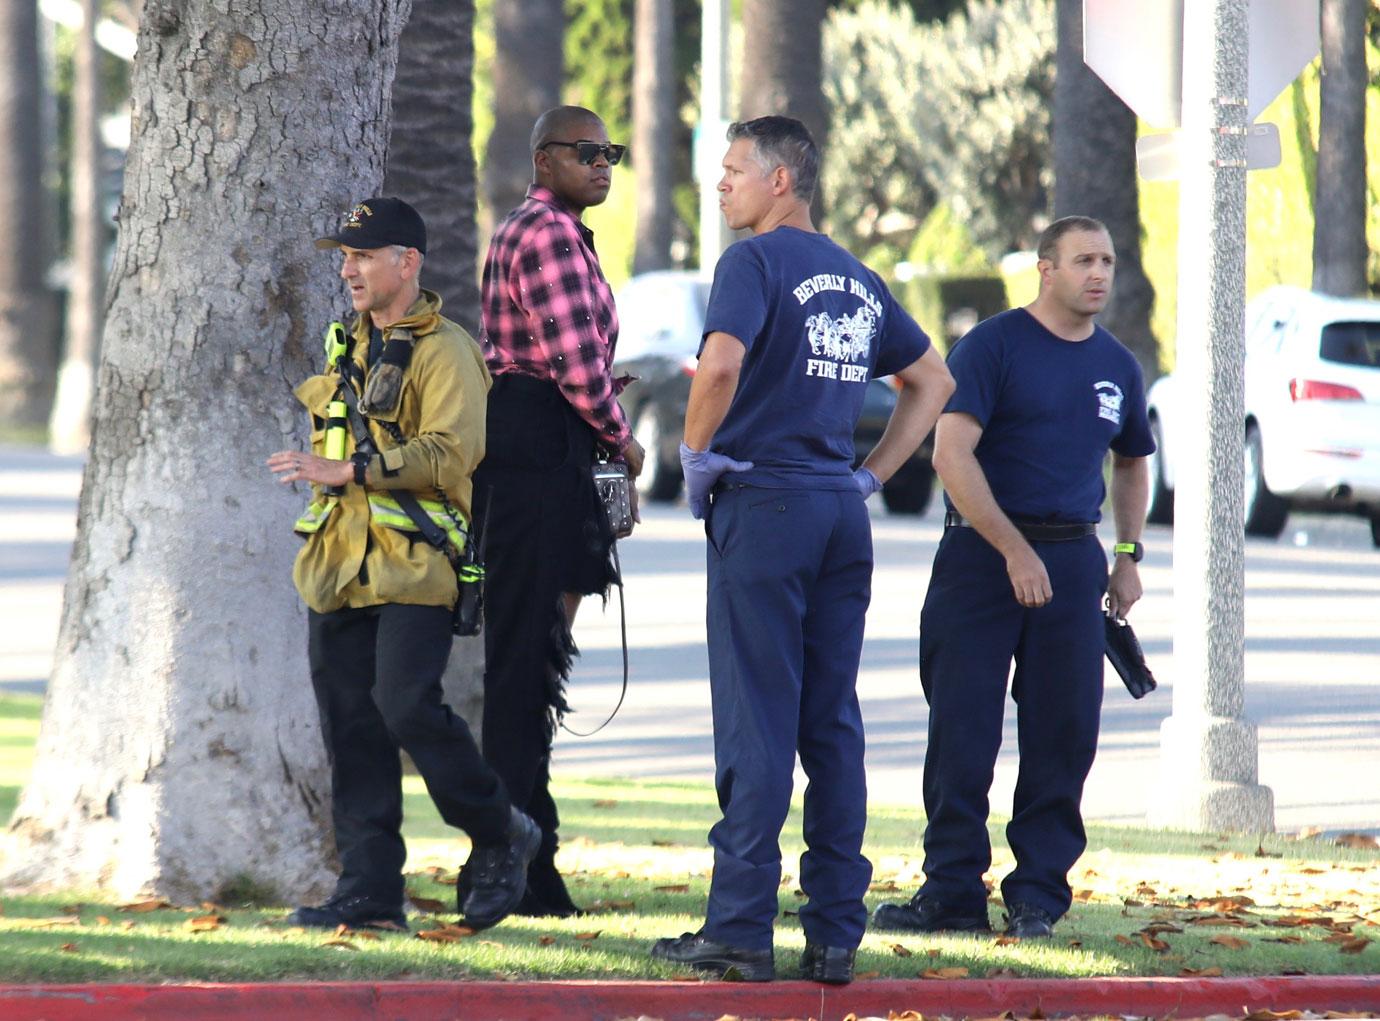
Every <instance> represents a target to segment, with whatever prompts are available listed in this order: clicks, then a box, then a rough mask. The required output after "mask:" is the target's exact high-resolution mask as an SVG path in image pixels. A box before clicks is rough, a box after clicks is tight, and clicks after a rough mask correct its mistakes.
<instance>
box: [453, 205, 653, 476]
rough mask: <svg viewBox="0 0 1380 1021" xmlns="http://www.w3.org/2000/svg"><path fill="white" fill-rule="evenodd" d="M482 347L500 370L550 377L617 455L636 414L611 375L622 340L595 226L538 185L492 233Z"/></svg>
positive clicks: (493, 368) (494, 368) (484, 293)
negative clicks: (626, 408) (627, 409)
mask: <svg viewBox="0 0 1380 1021" xmlns="http://www.w3.org/2000/svg"><path fill="white" fill-rule="evenodd" d="M481 299H482V304H483V309H484V326H483V330H482V331H481V334H482V336H481V338H480V344H481V346H482V347H483V349H484V360H485V361H486V362H487V363H488V365H489V371H490V372H491V373H493V374H494V375H496V376H497V375H501V374H503V373H505V372H515V373H519V374H521V375H524V376H532V377H535V378H536V379H543V380H550V381H551V382H554V383H555V384H556V385H557V386H559V387H560V388H561V392H562V393H563V394H565V399H566V400H568V401H569V402H570V404H571V406H572V407H573V408H574V409H575V410H576V411H577V412H579V414H580V417H581V418H583V419H584V420H585V421H586V422H588V423H589V424H590V427H591V428H593V429H594V431H595V433H596V434H597V435H598V437H599V439H600V441H601V442H603V443H604V444H606V445H607V446H608V447H610V448H611V449H612V450H613V451H615V452H617V451H621V450H622V449H623V448H624V447H625V446H627V443H628V438H629V436H630V433H629V430H628V420H627V417H626V416H625V415H624V414H623V409H622V408H621V407H620V406H619V404H618V399H617V398H618V389H619V387H618V386H617V384H616V383H615V382H614V380H613V378H612V376H613V373H612V366H613V349H614V346H615V345H616V344H617V342H618V312H617V310H616V309H615V308H614V304H613V291H612V290H611V289H610V288H609V285H608V281H606V280H605V279H604V274H603V271H602V270H601V269H600V268H599V256H598V255H597V254H595V251H594V232H593V231H591V230H590V229H589V228H588V227H586V226H585V225H584V224H583V223H581V222H580V221H579V219H577V218H576V217H575V215H574V214H573V213H571V212H570V210H569V209H567V208H566V207H565V206H564V205H562V204H561V201H560V199H558V198H557V197H556V196H555V194H554V193H553V192H551V191H550V190H548V189H546V188H542V187H540V186H538V185H533V186H532V187H530V188H528V189H527V201H525V202H524V203H523V204H522V205H520V206H518V207H517V208H516V209H514V210H513V211H512V212H511V213H509V214H508V215H507V216H506V217H504V218H503V221H502V222H501V223H500V224H499V225H498V227H497V228H496V229H495V230H494V235H493V238H492V239H491V240H490V242H489V254H488V258H487V259H486V260H485V262H484V282H483V285H482V290H481Z"/></svg>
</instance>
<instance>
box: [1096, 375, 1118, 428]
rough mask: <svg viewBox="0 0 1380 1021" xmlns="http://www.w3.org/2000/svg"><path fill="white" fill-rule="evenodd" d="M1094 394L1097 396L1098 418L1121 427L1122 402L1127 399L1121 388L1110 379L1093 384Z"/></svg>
mask: <svg viewBox="0 0 1380 1021" xmlns="http://www.w3.org/2000/svg"><path fill="white" fill-rule="evenodd" d="M1093 392H1094V393H1095V394H1097V417H1098V418H1105V419H1106V420H1107V421H1108V422H1111V423H1112V424H1113V425H1120V424H1121V402H1122V400H1123V399H1124V397H1125V395H1124V394H1123V393H1122V392H1121V387H1119V386H1117V385H1116V384H1115V383H1113V382H1112V381H1111V380H1110V379H1103V380H1100V381H1099V382H1096V383H1094V384H1093Z"/></svg>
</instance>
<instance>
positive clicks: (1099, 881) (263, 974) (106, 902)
mask: <svg viewBox="0 0 1380 1021" xmlns="http://www.w3.org/2000/svg"><path fill="white" fill-rule="evenodd" d="M38 709H39V704H38V701H37V700H36V699H32V698H17V697H16V698H0V817H3V818H8V816H9V815H10V813H11V812H12V811H13V808H14V802H15V798H16V796H17V793H18V790H19V788H20V786H21V785H22V783H23V781H24V777H25V775H26V773H27V770H28V765H29V762H30V758H31V754H32V745H33V740H34V737H35V735H36V732H37V725H38ZM555 790H556V797H557V800H558V801H559V803H560V805H561V815H562V819H563V825H562V829H561V832H562V836H563V838H564V844H563V848H562V851H561V856H560V859H559V862H560V865H561V868H562V870H563V871H564V872H566V873H567V875H568V876H569V877H570V884H571V892H572V894H573V896H574V897H575V900H576V901H577V902H578V903H580V904H582V905H585V906H587V907H588V908H589V909H590V910H589V914H588V915H586V916H585V917H583V918H576V919H568V920H565V921H555V920H545V919H516V918H515V919H509V920H508V921H505V922H504V923H503V924H502V925H500V926H498V927H496V928H494V929H491V930H488V931H486V932H483V933H479V934H476V935H469V936H462V935H458V934H456V933H455V932H454V931H453V930H447V929H446V926H447V925H448V924H450V925H453V923H454V921H455V918H454V913H453V911H454V885H453V884H454V879H455V868H456V866H457V865H458V863H459V862H460V861H462V860H463V859H464V857H465V856H466V855H467V854H468V846H467V844H466V842H465V841H464V839H463V838H460V837H458V836H456V835H454V834H453V831H451V830H449V829H448V828H447V827H446V826H445V825H444V824H442V823H441V821H440V819H439V818H438V817H437V815H436V813H435V810H434V809H433V808H432V806H431V803H430V801H429V799H428V798H427V796H426V794H425V791H424V790H423V788H422V785H421V781H420V780H419V779H418V778H416V777H408V779H407V781H406V795H407V801H406V813H407V824H406V832H407V840H408V847H409V850H410V858H409V861H408V871H409V877H408V890H409V893H410V894H411V895H412V896H413V897H414V898H416V901H417V903H418V904H419V905H420V907H419V911H420V913H419V914H417V915H416V916H415V917H414V918H413V919H412V932H411V934H402V933H387V932H378V933H376V932H348V933H343V934H335V933H323V932H320V931H305V930H302V929H299V928H294V927H290V926H288V925H286V924H285V922H284V920H283V919H284V916H285V914H286V909H285V908H281V907H278V908H266V907H262V906H254V905H237V904H233V903H228V904H220V905H186V906H178V907H164V908H159V909H156V910H129V908H130V907H131V906H130V905H121V904H119V903H118V902H116V901H114V900H112V899H111V898H110V897H109V896H108V895H104V894H101V893H99V892H93V891H70V892H65V893H63V894H60V895H51V896H49V895H44V896H36V895H8V896H5V897H3V898H0V944H2V945H3V946H4V948H5V953H4V954H3V955H0V980H2V981H20V982H38V981H48V982H75V981H91V980H96V981H117V980H118V981H131V980H134V981H166V980H179V979H184V980H185V979H191V980H248V981H262V980H275V979H291V978H337V979H366V978H393V979H402V978H434V979H440V978H447V979H454V978H466V977H473V978H524V979H539V978H547V979H554V978H619V979H627V978H672V977H676V976H677V974H678V973H677V971H676V970H675V969H671V968H667V967H664V966H662V965H658V964H653V963H652V962H651V961H650V960H649V959H648V957H647V949H648V947H649V945H650V943H651V941H652V940H653V939H656V938H657V937H660V936H666V935H676V934H678V933H680V932H683V931H686V930H690V929H694V928H697V927H698V925H699V921H700V918H701V913H702V911H703V909H704V899H705V894H706V890H707V886H708V878H709V871H710V866H711V857H710V854H709V851H708V849H707V848H706V845H705V833H706V831H707V829H708V827H709V826H710V825H711V824H712V823H713V821H714V819H715V818H716V812H715V802H714V795H713V791H712V790H711V789H710V788H709V786H708V784H707V783H706V784H705V785H693V784H672V783H645V782H639V781H619V780H599V781H582V780H572V779H565V780H562V781H561V782H559V783H558V784H557V785H556V788H555ZM1001 825H1002V823H1001V821H998V822H997V823H994V824H993V827H992V842H993V847H994V858H995V862H994V866H993V874H994V875H995V876H997V877H1000V876H1001V875H1002V874H1003V873H1004V872H1005V871H1006V870H1007V869H1008V868H1009V867H1010V865H1011V856H1010V852H1009V850H1008V849H1007V847H1006V845H1005V842H1004V840H1003V838H1002V830H1001ZM922 826H923V817H922V814H921V813H920V811H919V810H918V809H917V808H913V807H892V806H875V807H874V810H873V812H872V817H871V823H870V827H869V831H868V840H867V853H868V855H869V857H871V859H872V862H873V864H874V866H875V875H874V878H873V888H872V892H871V893H870V894H869V896H868V905H869V907H872V906H875V905H876V904H878V903H880V902H881V901H883V900H888V899H904V898H905V897H908V896H909V895H910V893H911V892H913V890H914V889H915V886H916V885H917V882H918V879H919V875H920V864H921V859H922V853H921V848H920V843H919V841H920V834H921V831H922ZM799 832H800V812H799V806H797V807H796V808H795V809H794V810H793V811H792V813H791V818H790V819H789V820H788V821H787V824H786V832H785V834H784V835H783V853H784V859H785V876H784V878H783V882H782V885H781V890H780V904H781V917H780V919H779V921H778V924H777V935H776V946H777V950H778V951H779V953H778V972H779V974H780V975H781V977H783V978H789V977H792V976H793V975H794V974H795V961H796V957H797V956H798V953H799V950H800V949H801V948H802V946H803V944H804V938H803V935H802V933H801V930H800V926H799V923H798V921H797V919H796V917H795V911H796V909H797V908H798V906H799V905H800V903H801V895H800V894H799V893H798V888H797V876H798V872H797V868H798V864H797V863H798V859H799V854H800V851H801V849H802V848H801V845H800V841H799V836H798V834H799ZM1070 878H1071V881H1072V885H1073V887H1074V890H1075V902H1074V907H1073V910H1072V911H1071V912H1070V913H1069V915H1068V917H1067V918H1065V919H1064V920H1063V921H1062V922H1061V923H1060V924H1059V926H1058V928H1057V929H1056V930H1055V937H1054V938H1053V939H1052V940H1044V941H1026V942H1009V941H1006V940H1003V939H1000V938H997V937H996V936H989V937H985V938H982V937H974V936H943V937H925V938H920V937H915V936H904V935H899V934H892V933H882V932H869V933H868V935H867V936H866V938H865V939H864V942H863V945H862V948H861V950H860V952H859V955H858V971H859V973H860V974H861V975H862V976H864V977H866V976H874V975H875V976H878V977H886V978H915V977H917V976H920V975H922V974H923V973H926V972H928V973H930V975H931V976H932V977H961V976H965V975H966V976H968V977H974V978H980V977H985V976H996V975H1012V976H1045V977H1086V976H1103V975H1178V974H1187V973H1204V972H1206V973H1207V974H1213V973H1214V971H1213V969H1220V972H1221V973H1222V974H1225V975H1247V974H1279V973H1288V974H1295V973H1306V974H1341V973H1372V972H1377V971H1380V853H1377V852H1376V851H1374V850H1369V849H1364V848H1361V849H1351V848H1346V847H1341V846H1337V845H1336V844H1331V843H1323V842H1320V841H1316V840H1290V839H1287V838H1283V837H1267V838H1265V839H1264V841H1263V842H1261V841H1259V840H1257V839H1256V838H1249V839H1247V838H1228V837H1225V836H1221V835H1204V834H1189V833H1163V832H1156V831H1150V830H1142V829H1130V828H1114V827H1092V828H1091V829H1090V831H1089V843H1088V851H1087V853H1086V854H1085V855H1084V857H1083V858H1082V860H1080V861H1079V863H1078V864H1077V865H1076V866H1075V867H1074V870H1073V872H1072V874H1071V877H1070ZM429 902H439V906H438V905H433V904H431V903H429ZM137 906H138V907H147V905H137ZM991 914H992V919H993V922H994V924H997V925H998V926H999V923H1000V921H1001V907H1000V905H999V904H998V903H995V902H994V903H993V904H992V906H991Z"/></svg>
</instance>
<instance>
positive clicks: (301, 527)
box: [292, 496, 337, 535]
mask: <svg viewBox="0 0 1380 1021" xmlns="http://www.w3.org/2000/svg"><path fill="white" fill-rule="evenodd" d="M336 503H337V499H336V498H335V497H334V496H328V497H326V499H324V500H313V501H312V502H311V503H309V504H307V509H306V510H304V511H303V512H302V516H301V517H300V518H298V519H297V522H296V523H295V524H294V525H293V526H292V530H293V531H294V532H296V533H297V534H299V535H311V534H312V533H313V532H319V531H320V530H321V526H322V525H323V524H325V523H326V518H328V517H329V516H330V513H331V511H332V510H334V509H335V505H336Z"/></svg>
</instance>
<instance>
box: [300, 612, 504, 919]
mask: <svg viewBox="0 0 1380 1021" xmlns="http://www.w3.org/2000/svg"><path fill="white" fill-rule="evenodd" d="M452 641H453V637H452V635H451V631H450V610H449V609H448V608H447V607H444V606H404V605H397V604H386V605H383V606H369V607H364V608H361V609H345V610H336V611H334V612H332V613H316V612H315V611H309V612H308V614H307V652H308V658H309V660H310V663H311V680H312V687H313V688H314V689H315V691H316V702H317V706H318V707H319V708H320V710H321V729H322V731H323V733H324V736H325V739H326V751H327V754H328V755H329V757H330V761H331V796H332V820H333V822H334V824H335V844H336V850H337V851H338V852H339V855H340V879H339V881H338V882H337V883H336V893H337V894H338V895H340V896H344V897H368V898H369V899H371V900H375V901H379V902H380V903H383V904H401V903H402V896H403V877H402V869H403V862H404V861H405V860H406V858H407V849H406V847H405V846H404V845H403V839H402V832H401V830H402V764H401V760H400V759H399V757H398V749H399V748H400V747H401V748H405V749H407V753H408V755H410V756H411V757H412V761H413V762H414V763H415V764H416V766H417V771H418V772H419V773H421V774H422V779H423V780H424V781H425V782H426V789H427V792H428V793H429V794H430V795H431V800H432V801H434V802H435V803H436V809H437V811H439V812H440V813H441V818H442V819H444V820H445V821H446V822H447V823H449V824H450V825H452V826H456V827H458V828H460V829H463V830H465V831H466V832H467V833H468V834H469V835H470V839H471V840H473V841H475V842H477V843H500V842H502V841H503V840H504V839H505V838H506V835H507V832H508V820H509V807H508V796H507V793H506V792H505V791H504V788H503V783H502V781H500V780H499V778H498V777H497V776H496V775H495V774H494V771H493V770H492V769H490V768H489V767H488V765H486V764H485V762H484V757H483V756H482V755H481V754H480V752H479V748H478V746H477V745H476V744H475V741H474V737H473V736H472V735H471V734H470V728H469V727H468V726H466V725H465V721H464V720H462V719H461V718H460V717H459V716H457V715H455V713H453V712H451V710H450V707H449V706H448V705H446V704H445V702H444V701H443V700H442V693H441V673H442V671H443V670H445V668H446V660H447V659H448V658H449V656H450V648H451V643H452Z"/></svg>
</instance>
